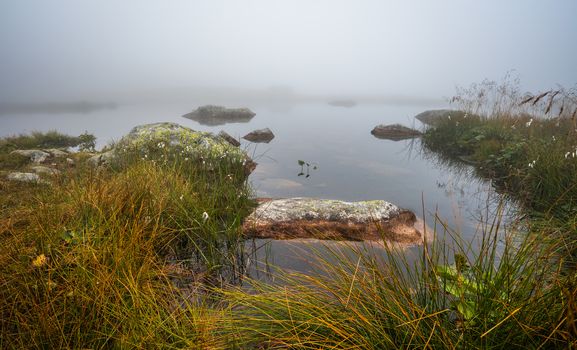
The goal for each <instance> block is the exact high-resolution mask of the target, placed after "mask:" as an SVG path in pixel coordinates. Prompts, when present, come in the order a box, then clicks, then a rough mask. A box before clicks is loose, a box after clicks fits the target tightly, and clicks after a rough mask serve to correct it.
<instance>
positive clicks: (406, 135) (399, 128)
mask: <svg viewBox="0 0 577 350" xmlns="http://www.w3.org/2000/svg"><path fill="white" fill-rule="evenodd" d="M371 134H373V136H375V137H377V138H379V139H387V140H393V141H400V140H405V139H412V138H415V137H419V136H421V135H422V134H421V132H420V131H418V130H415V129H411V128H408V127H406V126H403V125H400V124H392V125H383V124H381V125H377V126H375V128H374V129H373V130H372V131H371Z"/></svg>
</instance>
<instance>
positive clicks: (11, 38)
mask: <svg viewBox="0 0 577 350" xmlns="http://www.w3.org/2000/svg"><path fill="white" fill-rule="evenodd" d="M576 14H577V2H575V1H572V0H566V1H520V0H519V1H497V0H491V1H475V2H473V1H462V0H453V1H429V0H422V1H415V0H413V1H360V0H359V1H335V0H332V1H320V0H319V1H313V0H302V1H301V0H292V1H275V0H258V1H257V0H255V1H239V0H236V1H232V0H231V1H222V0H220V1H219V0H211V1H192V0H191V1H176V0H173V1H145V0H138V1H129V0H123V1H88V0H86V1H84V0H68V1H65V0H51V1H40V0H39V1H31V0H14V1H11V0H2V1H1V2H0V47H1V55H0V77H1V79H0V102H5V103H6V102H33V101H43V102H46V101H66V100H89V101H93V100H95V101H114V102H120V103H122V102H124V101H138V100H146V101H150V100H155V101H159V102H160V101H164V100H177V99H178V100H185V99H186V98H188V97H189V96H193V95H194V96H197V97H198V96H206V97H207V98H210V97H211V96H215V95H218V94H225V95H226V94H228V95H231V96H236V97H237V98H238V99H239V100H242V98H247V99H248V98H254V97H255V96H261V97H263V98H265V99H266V98H272V99H274V98H276V99H293V100H299V99H305V100H306V99H315V98H317V97H318V98H320V97H322V96H345V97H346V96H356V97H358V98H365V99H367V100H369V101H381V102H391V101H392V102H407V101H413V102H426V103H428V102H430V101H434V100H438V99H443V98H445V97H448V96H450V95H451V94H453V92H454V91H455V86H457V85H468V84H470V83H472V82H478V81H481V80H482V79H485V78H488V79H493V80H499V79H501V78H502V77H503V76H504V75H505V74H506V73H507V72H509V71H513V72H514V74H515V75H516V76H518V77H519V78H520V80H521V82H522V87H523V89H525V90H530V91H535V90H544V89H548V88H550V87H554V86H555V85H556V84H562V85H564V86H569V87H570V86H573V85H574V84H575V83H576V82H577V70H576V69H575V62H577V45H575V44H576V42H577V40H576V39H577V21H576V20H575V15H576ZM203 94H204V95H203Z"/></svg>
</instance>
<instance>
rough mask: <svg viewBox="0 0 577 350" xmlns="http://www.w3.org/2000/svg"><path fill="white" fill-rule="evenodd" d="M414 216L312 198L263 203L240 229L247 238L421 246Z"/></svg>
mask: <svg viewBox="0 0 577 350" xmlns="http://www.w3.org/2000/svg"><path fill="white" fill-rule="evenodd" d="M415 222H416V217H415V215H414V214H413V213H412V212H410V211H408V210H403V209H400V208H398V207H397V206H396V205H394V204H391V203H389V202H386V201H383V200H374V201H361V202H343V201H338V200H327V199H314V198H289V199H276V200H269V201H264V202H263V203H261V204H260V205H259V206H258V207H257V208H256V210H255V211H254V212H253V213H251V214H250V215H249V216H248V218H247V219H246V221H245V223H244V225H243V230H244V231H243V232H244V234H245V236H246V237H247V238H272V239H294V238H317V239H332V240H351V241H364V240H373V241H375V240H381V239H385V240H387V241H392V242H399V243H420V242H422V240H423V239H422V236H421V233H420V232H419V231H418V230H417V229H416V228H415V227H414V224H415Z"/></svg>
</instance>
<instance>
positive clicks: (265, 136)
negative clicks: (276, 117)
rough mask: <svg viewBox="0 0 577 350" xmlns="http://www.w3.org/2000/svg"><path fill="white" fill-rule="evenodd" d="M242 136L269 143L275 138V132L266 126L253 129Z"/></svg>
mask: <svg viewBox="0 0 577 350" xmlns="http://www.w3.org/2000/svg"><path fill="white" fill-rule="evenodd" d="M242 138H243V139H245V140H247V141H250V142H256V143H269V142H271V141H272V139H274V134H273V133H272V131H271V130H270V129H269V128H264V129H258V130H254V131H251V132H249V133H248V134H246V135H244V136H243V137H242Z"/></svg>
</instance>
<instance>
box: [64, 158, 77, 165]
mask: <svg viewBox="0 0 577 350" xmlns="http://www.w3.org/2000/svg"><path fill="white" fill-rule="evenodd" d="M66 164H68V165H74V164H76V162H75V161H74V159H72V158H66Z"/></svg>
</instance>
